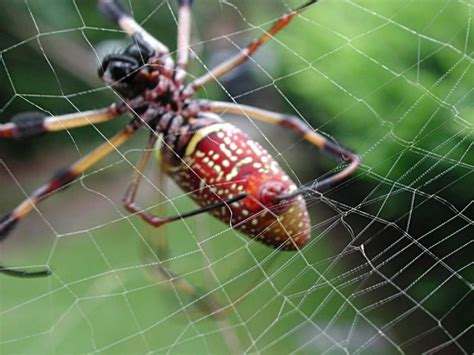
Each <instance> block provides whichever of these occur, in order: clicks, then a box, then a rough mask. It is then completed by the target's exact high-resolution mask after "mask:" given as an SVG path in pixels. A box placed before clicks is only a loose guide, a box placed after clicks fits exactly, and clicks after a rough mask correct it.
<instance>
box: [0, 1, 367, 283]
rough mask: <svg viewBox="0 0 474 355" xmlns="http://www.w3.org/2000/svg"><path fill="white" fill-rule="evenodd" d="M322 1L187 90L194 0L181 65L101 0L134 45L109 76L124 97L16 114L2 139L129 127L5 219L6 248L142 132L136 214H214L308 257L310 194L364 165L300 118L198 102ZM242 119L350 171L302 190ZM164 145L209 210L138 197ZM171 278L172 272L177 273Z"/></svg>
mask: <svg viewBox="0 0 474 355" xmlns="http://www.w3.org/2000/svg"><path fill="white" fill-rule="evenodd" d="M316 2H317V0H310V1H307V2H306V3H305V4H304V5H302V6H300V7H298V8H296V9H294V10H292V11H290V12H287V13H286V14H284V15H282V16H281V17H280V18H279V19H278V20H276V22H275V23H274V25H273V26H272V27H271V28H270V30H269V31H268V32H265V33H264V34H263V35H261V36H260V37H258V38H256V39H255V40H253V41H252V42H250V44H249V45H248V46H247V47H246V48H244V49H242V50H241V51H240V52H239V53H238V54H237V55H235V56H233V57H231V58H229V59H227V60H226V61H224V62H223V63H221V64H220V65H218V66H217V67H215V68H213V69H211V70H210V71H209V72H208V73H207V74H205V75H203V76H201V77H198V78H197V79H195V80H192V81H189V82H187V80H186V66H187V63H188V59H189V54H190V48H189V39H190V32H191V5H192V0H178V35H177V37H178V38H177V51H176V59H175V60H176V61H175V60H174V59H173V57H172V56H171V54H170V51H169V49H168V48H167V47H166V46H165V45H164V44H163V43H161V42H160V41H159V40H158V39H156V38H155V37H153V36H152V35H151V34H149V33H148V32H147V31H146V30H145V29H143V28H142V27H141V26H140V25H139V24H138V23H137V22H136V21H135V20H134V19H133V18H132V17H131V16H130V15H129V14H128V12H127V11H126V9H125V8H124V7H123V6H122V5H121V4H120V3H119V2H118V0H98V9H99V11H100V12H101V13H102V14H103V15H104V16H105V17H107V18H108V19H109V20H111V21H112V22H114V23H116V24H117V25H118V26H119V27H120V28H121V29H122V30H123V31H125V32H126V33H127V34H128V35H129V36H130V37H131V38H132V39H133V43H132V44H131V45H129V46H128V47H127V48H125V49H124V50H123V52H121V53H120V54H111V55H108V56H106V57H105V58H104V59H103V61H102V63H101V66H100V68H99V70H98V74H99V76H100V78H101V79H102V80H103V81H104V82H105V84H107V85H109V86H110V87H111V88H113V89H114V90H115V91H116V92H117V93H118V94H119V96H120V97H121V99H120V100H119V101H117V102H115V103H113V104H112V105H110V106H109V107H107V108H103V109H97V110H91V111H86V112H79V113H71V114H65V115H61V116H54V117H53V116H46V115H44V114H42V113H39V112H27V113H20V114H17V115H15V116H14V117H13V118H12V119H11V121H10V122H9V123H5V124H1V125H0V137H3V138H25V137H30V136H34V135H38V134H41V133H45V132H53V131H59V130H66V129H72V128H76V127H80V126H87V125H93V124H99V123H102V122H107V121H110V120H113V119H115V118H117V117H119V116H120V115H123V114H126V113H128V114H130V116H131V119H130V121H129V122H128V124H126V125H125V127H123V129H122V130H121V131H120V132H119V133H117V134H116V135H115V136H113V137H112V138H110V139H109V140H107V141H106V142H105V143H103V144H102V145H100V146H99V147H97V148H96V149H95V150H93V151H92V152H90V153H89V154H87V155H85V156H84V157H83V158H81V159H80V160H78V161H76V162H75V163H74V164H72V165H71V166H69V167H68V168H66V169H63V170H60V171H59V172H57V173H56V174H55V175H54V176H53V178H52V179H51V180H50V181H49V182H47V183H46V184H44V185H43V186H41V187H39V188H38V189H36V190H35V191H34V192H33V193H32V194H31V196H29V198H27V199H25V200H24V201H23V202H21V203H20V204H19V205H18V206H17V207H16V208H15V209H14V210H13V211H12V212H11V213H9V214H7V215H6V216H4V217H3V218H2V219H1V220H0V240H4V239H5V238H7V237H8V236H9V235H10V233H11V231H12V230H13V229H14V227H15V225H16V224H17V223H18V222H19V221H20V220H21V219H23V218H25V217H26V216H27V215H28V214H29V213H30V212H31V211H32V210H33V209H35V208H36V206H37V205H38V204H39V203H40V202H41V201H42V200H44V199H45V198H46V197H49V196H51V195H52V193H54V192H56V191H58V190H59V189H62V188H64V187H66V186H67V185H69V184H70V183H71V182H73V181H74V180H75V179H77V178H79V177H80V176H81V174H82V173H83V172H85V171H86V170H88V169H90V168H91V167H92V166H94V165H95V164H96V163H97V162H99V161H100V160H101V159H102V158H104V157H105V156H107V155H108V154H109V153H111V152H113V151H115V150H117V149H118V147H119V146H121V145H122V144H123V143H125V142H126V141H128V140H129V139H130V138H131V137H132V136H133V135H134V134H135V133H136V132H137V131H138V130H140V129H145V130H147V131H148V132H149V138H148V142H147V144H146V149H145V150H144V153H143V155H142V156H141V158H140V160H139V161H138V164H137V168H136V170H135V171H134V174H133V176H132V179H131V183H130V185H129V186H128V189H127V190H126V193H125V196H124V197H123V205H124V207H125V208H126V209H127V210H128V211H129V212H130V213H133V214H135V215H137V216H139V217H141V218H142V219H143V220H144V221H146V222H148V223H149V224H151V225H152V226H154V227H157V228H158V227H160V226H163V225H164V224H166V223H170V222H172V221H176V220H180V219H184V218H188V217H191V216H195V215H197V214H201V213H204V212H210V213H212V214H213V215H214V216H215V217H217V218H218V219H220V220H221V221H223V222H224V223H227V224H229V225H230V226H232V228H235V229H236V230H239V231H241V232H242V233H243V234H245V235H247V236H249V237H251V238H255V239H256V240H258V241H260V242H262V243H264V244H266V245H268V246H271V247H274V248H278V249H279V250H298V249H299V248H302V247H303V246H304V245H305V244H306V243H307V242H308V240H309V237H310V225H311V224H310V219H309V216H308V212H307V207H306V203H305V200H304V198H303V195H304V194H306V193H312V192H313V193H314V191H315V189H317V190H318V191H321V190H323V189H325V188H327V187H330V186H333V185H334V184H336V183H338V182H340V181H342V180H343V179H345V178H347V177H348V176H349V175H350V174H352V172H354V171H355V170H356V168H357V167H358V165H359V164H360V158H359V156H357V155H356V154H354V153H352V152H351V151H349V150H347V149H344V148H342V147H340V146H339V145H338V144H336V143H333V142H331V141H329V140H328V139H327V138H325V137H323V136H322V135H320V134H318V133H316V132H314V131H313V130H312V129H311V128H310V127H309V126H307V125H306V124H305V123H304V122H302V121H301V120H300V119H298V118H297V117H294V116H291V115H285V114H280V113H275V112H271V111H267V110H263V109H259V108H255V107H251V106H246V105H240V104H236V103H229V102H219V101H211V100H203V99H194V98H193V95H194V94H195V93H196V92H197V91H199V90H200V89H201V88H202V87H203V86H205V85H206V84H208V83H211V82H213V81H214V80H217V79H218V78H219V77H221V76H223V75H224V74H226V73H228V72H230V71H231V70H233V69H234V68H236V67H238V66H239V65H241V64H242V63H244V62H245V61H247V60H249V58H250V57H251V56H252V55H253V54H254V53H255V51H257V50H258V49H259V48H260V47H262V46H263V45H264V44H265V43H266V42H268V41H269V40H270V39H272V37H273V36H275V35H276V34H277V33H278V32H279V31H280V30H282V29H283V28H284V27H286V26H287V25H288V24H289V23H290V22H291V20H292V19H293V18H294V17H295V16H297V15H298V14H300V13H301V12H302V11H304V10H305V9H307V8H309V7H310V5H312V4H314V3H316ZM225 113H232V114H235V115H240V116H245V117H249V118H252V119H255V120H260V121H263V122H266V123H271V124H275V125H279V126H282V127H284V128H287V129H290V130H292V131H295V132H297V133H298V134H299V135H300V136H301V137H302V138H303V139H304V140H306V141H308V142H309V143H311V144H314V145H315V146H317V147H319V148H321V149H323V150H325V151H327V152H329V153H330V154H331V155H332V156H334V157H335V158H338V159H341V160H342V161H343V162H345V163H346V166H345V168H344V169H342V170H341V171H340V172H338V173H335V174H333V175H331V176H329V177H327V178H324V179H322V180H321V181H318V182H315V183H313V184H311V185H308V186H301V187H299V188H298V187H297V186H296V184H295V183H294V182H293V181H292V180H291V179H290V178H289V177H288V176H287V175H286V174H285V172H284V171H283V170H282V169H281V168H280V166H279V165H278V163H277V162H276V161H275V160H274V159H273V158H272V157H271V156H270V154H269V153H268V152H267V151H265V149H263V148H262V146H261V145H260V144H259V143H257V142H255V141H253V140H251V139H250V138H249V137H248V136H247V135H246V134H245V133H243V132H242V131H241V130H240V129H238V128H236V127H235V126H233V125H232V124H231V123H228V122H225V121H223V120H222V119H221V117H220V115H219V114H225ZM158 139H161V142H162V147H161V159H160V167H161V169H162V171H163V172H164V173H166V174H167V175H169V176H170V177H171V178H172V179H174V180H175V182H176V183H177V184H178V185H179V186H180V187H181V188H182V189H183V190H184V191H186V192H189V193H190V196H191V197H192V198H193V199H194V201H195V202H196V203H197V204H198V205H199V206H200V207H199V208H197V209H195V210H192V211H190V212H186V213H182V214H180V215H177V216H171V217H160V216H156V215H153V214H151V213H149V212H148V211H146V210H144V209H142V208H140V207H139V206H138V205H137V204H136V203H135V197H136V194H137V190H138V187H139V184H140V181H141V178H142V176H143V174H142V172H143V171H144V169H145V167H146V165H147V163H148V160H149V158H150V155H151V151H152V148H153V147H155V144H156V143H157V141H158ZM0 272H2V273H5V274H8V275H10V276H17V277H42V276H47V275H49V274H50V273H51V271H50V270H49V269H45V270H39V271H26V270H21V269H16V268H10V267H5V266H0ZM167 273H168V274H169V275H171V272H170V271H169V272H168V271H167Z"/></svg>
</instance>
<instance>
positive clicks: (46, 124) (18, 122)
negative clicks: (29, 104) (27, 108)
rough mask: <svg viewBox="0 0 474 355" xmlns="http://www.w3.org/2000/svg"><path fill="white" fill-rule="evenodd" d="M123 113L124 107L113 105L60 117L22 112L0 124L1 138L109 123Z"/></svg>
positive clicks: (25, 136) (22, 136) (27, 135)
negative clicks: (9, 120)
mask: <svg viewBox="0 0 474 355" xmlns="http://www.w3.org/2000/svg"><path fill="white" fill-rule="evenodd" d="M124 112H125V106H123V105H117V104H113V105H112V106H110V107H108V108H103V109H99V110H91V111H85V112H77V113H70V114H66V115H61V116H47V115H44V114H43V113H41V112H23V113H19V114H17V115H15V116H13V118H12V119H11V122H8V123H4V124H0V137H1V138H27V137H32V136H36V135H39V134H42V133H46V132H56V131H62V130H66V129H71V128H77V127H82V126H89V125H93V124H96V123H101V122H107V121H110V120H112V119H114V118H116V117H118V116H120V115H121V114H122V113H124Z"/></svg>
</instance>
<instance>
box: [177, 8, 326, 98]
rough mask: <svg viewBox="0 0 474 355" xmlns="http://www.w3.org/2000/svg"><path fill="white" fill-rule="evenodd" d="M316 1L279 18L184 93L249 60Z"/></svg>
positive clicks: (193, 90)
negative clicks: (259, 35) (266, 30)
mask: <svg viewBox="0 0 474 355" xmlns="http://www.w3.org/2000/svg"><path fill="white" fill-rule="evenodd" d="M317 1H318V0H310V1H308V2H307V3H306V4H304V5H302V6H300V7H298V8H297V9H295V10H293V11H291V12H289V13H286V14H284V15H283V16H281V17H280V19H279V20H278V21H277V22H276V23H275V24H274V25H273V27H272V28H271V29H270V31H268V32H265V34H264V35H263V36H261V37H259V38H256V39H255V40H253V41H252V42H250V44H249V45H248V46H247V47H246V48H245V49H243V50H242V51H241V52H240V53H239V54H237V55H236V56H234V57H231V58H229V59H228V60H226V61H224V62H223V63H222V64H220V65H218V66H217V67H215V68H214V69H212V70H211V71H210V72H208V73H207V74H205V75H203V76H201V77H200V78H197V79H196V80H194V81H193V82H191V83H190V84H189V85H188V86H187V88H186V90H185V93H186V94H187V95H191V94H192V93H193V92H195V91H197V90H199V89H200V88H201V87H203V86H204V85H206V84H207V83H209V82H210V81H212V80H215V79H216V78H219V77H221V76H223V75H224V74H226V73H228V72H230V71H231V70H233V69H235V68H236V67H238V66H239V65H240V64H242V63H244V62H246V61H247V60H249V58H250V57H251V56H252V55H253V54H254V53H255V51H256V50H257V49H259V48H260V47H261V46H263V45H264V44H265V43H266V42H268V41H269V40H270V39H272V38H273V37H274V36H275V35H276V34H277V33H278V32H280V30H282V29H283V28H285V27H286V26H287V25H288V24H289V23H290V22H291V20H292V19H293V18H294V17H295V16H297V15H298V14H300V13H301V12H303V11H304V10H305V9H306V8H308V7H309V6H310V5H312V4H314V3H316V2H317Z"/></svg>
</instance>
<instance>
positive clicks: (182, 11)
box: [175, 0, 193, 82]
mask: <svg viewBox="0 0 474 355" xmlns="http://www.w3.org/2000/svg"><path fill="white" fill-rule="evenodd" d="M192 2H193V0H178V5H179V14H178V44H177V47H178V54H177V58H176V74H175V78H176V80H177V81H179V82H182V81H183V80H184V77H185V76H186V71H185V69H186V65H187V64H188V60H189V39H190V36H191V4H192Z"/></svg>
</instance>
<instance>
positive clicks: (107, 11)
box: [97, 0, 173, 70]
mask: <svg viewBox="0 0 474 355" xmlns="http://www.w3.org/2000/svg"><path fill="white" fill-rule="evenodd" d="M97 4H98V8H99V10H100V12H102V14H103V15H104V16H105V17H107V18H108V19H109V20H110V21H112V22H114V23H116V24H117V25H118V26H119V27H120V28H121V29H122V30H124V31H125V32H126V33H127V34H128V35H129V36H131V37H135V36H138V37H140V38H141V39H142V40H143V42H145V43H146V44H147V45H148V46H149V47H150V48H152V49H153V50H154V51H155V55H156V56H157V57H163V61H164V64H165V66H166V67H167V68H168V69H170V70H171V68H172V67H173V59H171V57H170V56H169V52H170V51H169V49H168V47H166V46H165V45H164V44H163V43H161V42H160V41H159V40H158V39H156V38H155V37H154V36H152V35H151V34H150V33H148V32H147V31H146V30H145V29H144V28H143V27H142V26H140V24H138V23H137V22H136V21H135V20H134V19H133V18H132V17H131V16H130V15H129V14H128V13H127V11H126V10H125V8H124V7H123V6H122V4H121V3H120V2H119V1H118V0H98V1H97Z"/></svg>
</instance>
